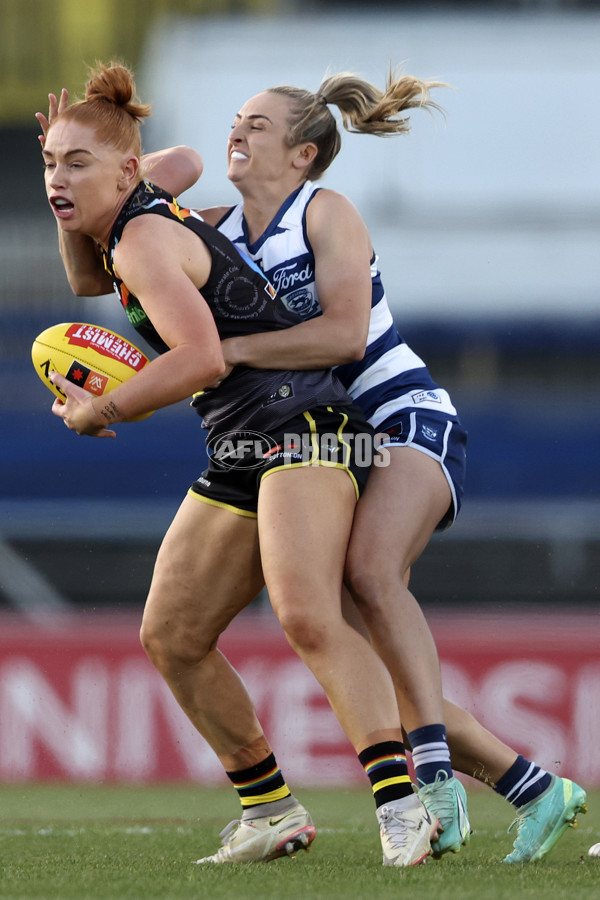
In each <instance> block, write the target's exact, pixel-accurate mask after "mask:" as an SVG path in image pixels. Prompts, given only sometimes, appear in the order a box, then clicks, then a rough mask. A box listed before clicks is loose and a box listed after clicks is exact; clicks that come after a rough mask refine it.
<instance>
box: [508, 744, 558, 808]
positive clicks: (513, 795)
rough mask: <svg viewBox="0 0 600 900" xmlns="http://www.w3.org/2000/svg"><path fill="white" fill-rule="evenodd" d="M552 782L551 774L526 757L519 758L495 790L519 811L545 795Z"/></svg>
mask: <svg viewBox="0 0 600 900" xmlns="http://www.w3.org/2000/svg"><path fill="white" fill-rule="evenodd" d="M551 781H552V776H551V775H550V773H549V772H546V770H545V769H542V768H540V766H536V764H535V763H532V762H530V761H529V760H528V759H525V757H524V756H518V757H517V758H516V760H515V762H514V763H513V764H512V766H511V767H510V769H509V770H508V772H505V773H504V775H503V776H502V778H499V779H498V782H497V784H496V785H495V787H494V790H495V791H496V793H498V794H500V795H501V796H502V797H504V798H505V800H508V802H509V803H512V805H513V806H516V808H517V809H519V807H521V806H524V805H525V804H526V803H531V801H532V800H535V798H536V797H539V796H540V794H543V793H544V791H545V790H546V789H547V788H549V787H550V783H551Z"/></svg>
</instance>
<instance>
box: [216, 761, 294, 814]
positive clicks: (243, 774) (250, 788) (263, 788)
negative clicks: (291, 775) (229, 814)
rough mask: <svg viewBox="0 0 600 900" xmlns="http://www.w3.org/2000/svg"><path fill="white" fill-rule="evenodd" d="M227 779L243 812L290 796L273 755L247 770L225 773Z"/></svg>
mask: <svg viewBox="0 0 600 900" xmlns="http://www.w3.org/2000/svg"><path fill="white" fill-rule="evenodd" d="M227 777H228V778H229V780H230V781H231V783H232V784H233V786H234V788H235V789H236V791H237V792H238V796H239V798H240V801H241V804H242V809H244V810H246V809H250V808H252V807H256V806H263V805H265V804H266V803H273V802H274V801H276V800H284V799H285V798H286V797H290V796H291V792H290V789H289V788H288V786H287V784H286V783H285V780H284V777H283V775H282V774H281V769H280V768H279V766H278V765H277V760H276V759H275V755H274V754H273V753H271V754H270V755H269V756H267V758H266V759H263V761H262V762H259V763H257V765H255V766H250V768H249V769H240V770H238V771H237V772H227Z"/></svg>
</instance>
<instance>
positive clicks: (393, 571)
mask: <svg viewBox="0 0 600 900" xmlns="http://www.w3.org/2000/svg"><path fill="white" fill-rule="evenodd" d="M344 581H345V583H346V586H347V587H348V590H349V591H350V593H351V594H352V599H353V600H354V603H355V604H356V606H357V608H358V609H359V610H360V612H361V615H362V616H363V617H364V618H365V620H366V621H368V622H374V621H376V620H377V619H378V618H380V617H381V616H383V615H384V614H385V611H386V609H387V608H388V606H389V604H390V602H394V603H395V604H396V603H398V602H399V600H401V597H402V594H403V592H404V590H405V585H404V581H403V577H402V567H401V566H400V567H398V568H396V566H394V567H392V566H390V565H389V564H388V565H387V566H386V565H385V563H384V562H383V561H382V560H372V559H368V558H364V557H363V558H360V559H356V558H352V556H349V557H348V560H347V564H346V570H345V573H344Z"/></svg>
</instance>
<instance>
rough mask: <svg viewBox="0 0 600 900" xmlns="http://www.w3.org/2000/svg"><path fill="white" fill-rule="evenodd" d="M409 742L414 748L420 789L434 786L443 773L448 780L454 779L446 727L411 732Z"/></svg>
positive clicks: (413, 754) (424, 728)
mask: <svg viewBox="0 0 600 900" xmlns="http://www.w3.org/2000/svg"><path fill="white" fill-rule="evenodd" d="M408 740H409V743H410V746H411V747H412V761H413V766H414V767H415V775H416V776H417V784H418V785H419V787H423V785H424V784H433V782H434V781H435V779H436V777H437V775H438V773H439V772H443V773H444V775H445V777H446V778H452V774H453V773H452V765H451V763H450V750H449V749H448V742H447V741H446V728H445V726H444V725H424V726H423V728H415V730H414V731H411V732H409V734H408Z"/></svg>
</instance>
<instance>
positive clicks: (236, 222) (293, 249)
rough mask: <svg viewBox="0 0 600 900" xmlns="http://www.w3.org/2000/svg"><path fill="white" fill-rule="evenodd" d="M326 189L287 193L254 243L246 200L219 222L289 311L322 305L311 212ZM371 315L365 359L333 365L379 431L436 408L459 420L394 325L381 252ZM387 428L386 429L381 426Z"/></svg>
mask: <svg viewBox="0 0 600 900" xmlns="http://www.w3.org/2000/svg"><path fill="white" fill-rule="evenodd" d="M319 190H320V187H319V185H318V184H315V183H313V182H310V181H309V182H306V183H305V184H304V185H302V186H301V187H300V188H298V190H296V191H295V192H294V193H293V194H290V196H289V197H288V198H287V200H286V201H285V202H284V203H283V204H282V206H281V207H280V209H279V211H278V212H277V215H276V216H275V217H274V219H273V220H272V222H271V223H270V224H269V226H268V227H267V229H266V230H265V232H264V233H263V234H262V235H261V236H260V237H259V238H258V240H256V241H255V242H254V243H250V240H249V236H248V229H247V226H246V221H245V219H244V207H243V203H239V204H238V205H237V206H234V207H232V208H231V209H229V210H228V211H227V213H226V214H225V215H224V216H223V217H222V219H221V220H220V222H219V223H218V225H217V228H218V229H219V231H221V232H222V233H223V234H224V235H226V236H227V237H228V238H229V239H230V240H231V241H232V242H233V243H234V244H235V245H236V247H238V249H240V250H241V251H243V252H244V253H246V254H247V255H248V256H249V257H250V258H251V259H252V260H254V261H255V262H256V263H258V265H259V266H260V267H261V269H262V271H263V272H264V273H265V275H266V277H267V278H268V279H269V281H270V282H271V283H272V284H273V286H274V287H275V289H276V290H277V293H278V295H279V297H280V298H281V300H282V301H283V303H284V304H285V306H286V308H287V309H288V310H289V311H290V312H293V313H295V314H296V315H298V316H301V317H302V319H311V318H313V317H314V316H317V315H320V313H321V307H320V305H319V298H318V296H317V289H316V284H315V258H314V254H313V252H312V248H311V246H310V241H309V239H308V234H307V229H306V209H307V207H308V204H309V203H310V201H311V200H312V198H313V197H314V196H315V194H316V193H317V191H319ZM371 282H372V292H371V318H370V322H369V335H368V339H367V349H366V353H365V355H364V357H363V359H361V360H359V361H357V362H352V363H346V364H344V365H342V366H337V367H335V374H336V375H337V377H338V378H339V379H340V381H341V382H342V384H343V385H344V387H345V388H346V390H347V391H348V393H349V394H350V396H351V397H352V399H353V400H354V402H355V403H357V404H358V406H360V407H361V408H362V410H363V412H364V414H365V416H366V417H367V419H368V420H369V422H370V424H371V425H372V426H373V427H374V428H375V429H380V430H385V425H386V423H388V422H390V421H391V420H393V419H394V417H395V416H396V415H397V414H398V413H400V412H406V411H407V410H411V409H419V410H430V411H434V412H437V413H440V414H442V415H443V416H445V417H456V409H455V408H454V406H453V404H452V402H451V400H450V397H449V395H448V393H447V391H445V390H443V389H442V388H440V387H439V386H438V385H437V384H436V383H435V382H434V381H433V379H432V377H431V375H430V374H429V370H428V369H427V366H426V365H425V363H424V362H423V360H422V359H420V357H419V356H417V354H416V353H414V352H413V351H412V350H411V349H410V347H409V346H408V344H407V343H406V341H405V340H404V339H403V338H402V337H401V335H400V334H399V333H398V331H397V330H396V327H395V325H394V321H393V319H392V314H391V312H390V309H389V306H388V303H387V300H386V296H385V292H384V289H383V285H382V283H381V276H380V273H379V268H378V258H377V256H376V255H374V256H373V259H372V260H371ZM382 426H383V428H382Z"/></svg>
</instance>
